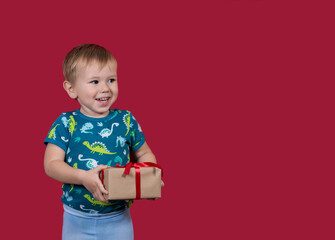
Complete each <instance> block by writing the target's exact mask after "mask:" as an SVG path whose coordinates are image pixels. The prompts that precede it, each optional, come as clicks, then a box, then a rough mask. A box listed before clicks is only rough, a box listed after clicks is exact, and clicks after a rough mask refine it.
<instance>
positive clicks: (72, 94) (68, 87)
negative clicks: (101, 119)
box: [63, 80, 77, 99]
mask: <svg viewBox="0 0 335 240" xmlns="http://www.w3.org/2000/svg"><path fill="white" fill-rule="evenodd" d="M63 87H64V89H65V91H66V92H67V94H69V96H70V98H72V99H76V98H77V93H76V91H75V89H74V88H73V84H72V83H70V82H69V81H67V80H65V81H64V82H63Z"/></svg>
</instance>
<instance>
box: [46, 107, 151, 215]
mask: <svg viewBox="0 0 335 240" xmlns="http://www.w3.org/2000/svg"><path fill="white" fill-rule="evenodd" d="M144 142H145V137H144V135H143V132H142V130H141V127H140V125H139V124H138V122H137V121H136V119H135V118H134V116H133V115H132V114H131V112H129V111H126V110H118V109H111V110H110V113H109V115H108V116H106V117H103V118H91V117H87V116H85V115H84V114H82V113H81V112H80V110H79V109H78V110H76V111H73V112H64V113H62V114H61V115H60V116H59V117H58V118H57V119H56V121H55V122H54V123H53V124H52V126H51V129H50V131H49V133H48V136H47V137H46V139H45V140H44V143H45V144H48V143H53V144H55V145H57V146H58V147H60V148H61V149H63V150H64V152H65V159H64V161H65V162H66V163H67V164H69V165H70V166H71V167H73V168H78V169H83V170H87V171H88V170H90V169H93V168H95V167H97V166H98V165H100V164H103V165H108V166H110V167H114V166H116V164H118V163H120V166H123V165H126V164H127V163H128V162H129V160H130V157H129V151H130V150H131V151H136V150H137V149H139V148H140V147H141V146H142V145H143V144H144ZM62 189H63V196H62V202H63V203H64V204H66V205H68V206H70V207H72V208H74V209H77V210H80V211H84V212H90V213H108V212H113V211H116V210H118V209H120V208H122V207H124V206H126V205H128V202H127V201H125V200H117V201H109V203H103V202H99V201H97V200H95V199H94V198H93V196H92V194H91V193H90V192H89V191H88V190H87V189H86V188H85V187H84V186H83V185H75V184H63V186H62Z"/></svg>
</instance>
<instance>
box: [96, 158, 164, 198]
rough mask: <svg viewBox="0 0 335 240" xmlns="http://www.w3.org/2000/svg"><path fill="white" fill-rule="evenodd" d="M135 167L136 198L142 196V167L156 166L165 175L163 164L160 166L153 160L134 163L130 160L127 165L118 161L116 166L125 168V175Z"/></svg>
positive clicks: (102, 174)
mask: <svg viewBox="0 0 335 240" xmlns="http://www.w3.org/2000/svg"><path fill="white" fill-rule="evenodd" d="M132 167H134V168H135V184H136V199H140V198H141V170H140V168H141V167H156V168H159V169H161V170H162V176H163V169H162V167H161V166H159V165H158V164H156V163H152V162H140V163H132V162H129V163H127V165H125V166H120V163H118V164H117V165H116V166H115V168H124V172H123V174H124V175H129V174H130V169H131V168H132ZM104 170H105V169H102V173H101V178H102V184H103V183H104V182H103V179H104Z"/></svg>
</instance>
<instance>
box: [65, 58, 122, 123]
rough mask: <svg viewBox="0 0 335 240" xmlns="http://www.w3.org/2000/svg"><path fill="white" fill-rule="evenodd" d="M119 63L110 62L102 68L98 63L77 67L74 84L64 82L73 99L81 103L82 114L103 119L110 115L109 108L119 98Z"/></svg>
mask: <svg viewBox="0 0 335 240" xmlns="http://www.w3.org/2000/svg"><path fill="white" fill-rule="evenodd" d="M116 71H117V63H116V61H109V62H108V63H107V64H106V65H105V66H103V67H102V68H101V65H100V64H99V63H98V62H97V61H92V62H90V63H89V64H87V66H83V65H82V64H81V65H80V66H78V67H77V70H76V79H75V80H74V82H73V83H70V82H68V81H65V82H64V88H65V90H66V91H67V92H68V94H69V95H70V97H71V98H73V99H77V101H78V102H79V103H80V105H81V108H80V112H81V113H83V114H84V115H86V116H88V117H94V118H101V117H105V116H107V115H108V114H109V108H110V107H111V106H112V104H113V103H114V102H115V101H116V99H117V96H118V85H117V73H116Z"/></svg>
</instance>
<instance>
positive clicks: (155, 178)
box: [103, 167, 162, 200]
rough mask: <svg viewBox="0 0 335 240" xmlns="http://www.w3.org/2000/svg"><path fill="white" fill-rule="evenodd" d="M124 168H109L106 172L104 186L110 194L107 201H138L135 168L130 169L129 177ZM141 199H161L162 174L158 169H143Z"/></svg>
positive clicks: (106, 197)
mask: <svg viewBox="0 0 335 240" xmlns="http://www.w3.org/2000/svg"><path fill="white" fill-rule="evenodd" d="M124 171H125V169H124V168H107V169H105V170H104V179H103V184H104V187H105V189H106V190H107V191H108V194H105V195H104V197H105V199H106V200H122V199H124V200H128V199H136V175H135V168H133V167H132V168H131V169H130V173H129V175H125V174H124ZM140 173H141V181H140V187H141V198H160V197H161V183H162V176H161V175H162V172H161V169H159V168H156V167H141V168H140Z"/></svg>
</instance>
